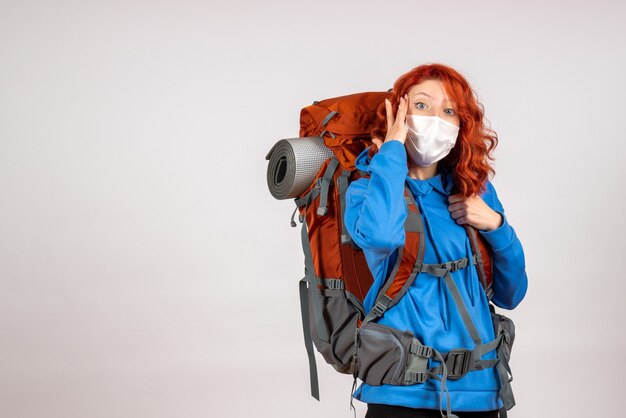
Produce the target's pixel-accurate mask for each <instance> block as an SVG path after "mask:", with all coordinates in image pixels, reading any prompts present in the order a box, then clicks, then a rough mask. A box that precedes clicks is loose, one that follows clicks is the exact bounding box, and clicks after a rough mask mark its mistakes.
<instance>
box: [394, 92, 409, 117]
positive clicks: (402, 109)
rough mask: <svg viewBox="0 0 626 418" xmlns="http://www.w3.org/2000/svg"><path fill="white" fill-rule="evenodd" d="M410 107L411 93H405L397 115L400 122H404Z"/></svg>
mask: <svg viewBox="0 0 626 418" xmlns="http://www.w3.org/2000/svg"><path fill="white" fill-rule="evenodd" d="M408 109H409V95H408V94H405V95H404V97H402V101H401V102H400V106H399V107H398V114H397V115H396V120H399V121H400V122H402V123H404V121H405V117H406V113H407V111H408Z"/></svg>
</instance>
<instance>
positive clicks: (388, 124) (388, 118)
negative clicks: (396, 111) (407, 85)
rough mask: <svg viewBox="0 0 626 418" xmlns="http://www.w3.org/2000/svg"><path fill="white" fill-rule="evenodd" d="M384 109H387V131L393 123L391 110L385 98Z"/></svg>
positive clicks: (389, 103)
mask: <svg viewBox="0 0 626 418" xmlns="http://www.w3.org/2000/svg"><path fill="white" fill-rule="evenodd" d="M385 110H386V111H387V132H389V130H390V129H391V127H392V126H393V123H394V118H393V110H392V109H391V102H390V101H389V99H385Z"/></svg>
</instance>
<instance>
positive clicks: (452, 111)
mask: <svg viewBox="0 0 626 418" xmlns="http://www.w3.org/2000/svg"><path fill="white" fill-rule="evenodd" d="M446 110H449V111H450V112H448V115H454V114H455V112H454V109H452V108H450V107H449V108H447V109H446Z"/></svg>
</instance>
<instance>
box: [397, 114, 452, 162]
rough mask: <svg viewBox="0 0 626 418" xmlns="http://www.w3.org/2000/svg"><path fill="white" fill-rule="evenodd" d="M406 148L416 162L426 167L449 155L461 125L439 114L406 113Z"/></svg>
mask: <svg viewBox="0 0 626 418" xmlns="http://www.w3.org/2000/svg"><path fill="white" fill-rule="evenodd" d="M405 126H406V129H407V140H406V149H407V152H408V154H409V156H410V157H411V159H412V160H413V162H415V164H417V165H419V166H422V167H426V166H429V165H431V164H434V163H436V162H437V161H439V160H441V159H442V158H443V157H445V156H446V155H448V153H449V152H450V150H451V149H452V148H453V147H454V144H456V139H457V137H458V134H459V127H458V126H456V125H455V124H453V123H451V122H448V121H446V120H443V119H441V118H440V117H439V116H421V115H406V123H405Z"/></svg>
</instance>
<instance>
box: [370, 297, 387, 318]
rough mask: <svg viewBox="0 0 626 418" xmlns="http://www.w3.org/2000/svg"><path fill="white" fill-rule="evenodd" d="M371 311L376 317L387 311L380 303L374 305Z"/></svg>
mask: <svg viewBox="0 0 626 418" xmlns="http://www.w3.org/2000/svg"><path fill="white" fill-rule="evenodd" d="M372 310H373V311H374V312H375V313H376V315H377V316H381V315H382V314H383V313H385V311H386V310H387V307H386V306H385V305H383V304H382V303H381V302H380V301H378V302H376V305H374V307H373V308H372Z"/></svg>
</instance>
